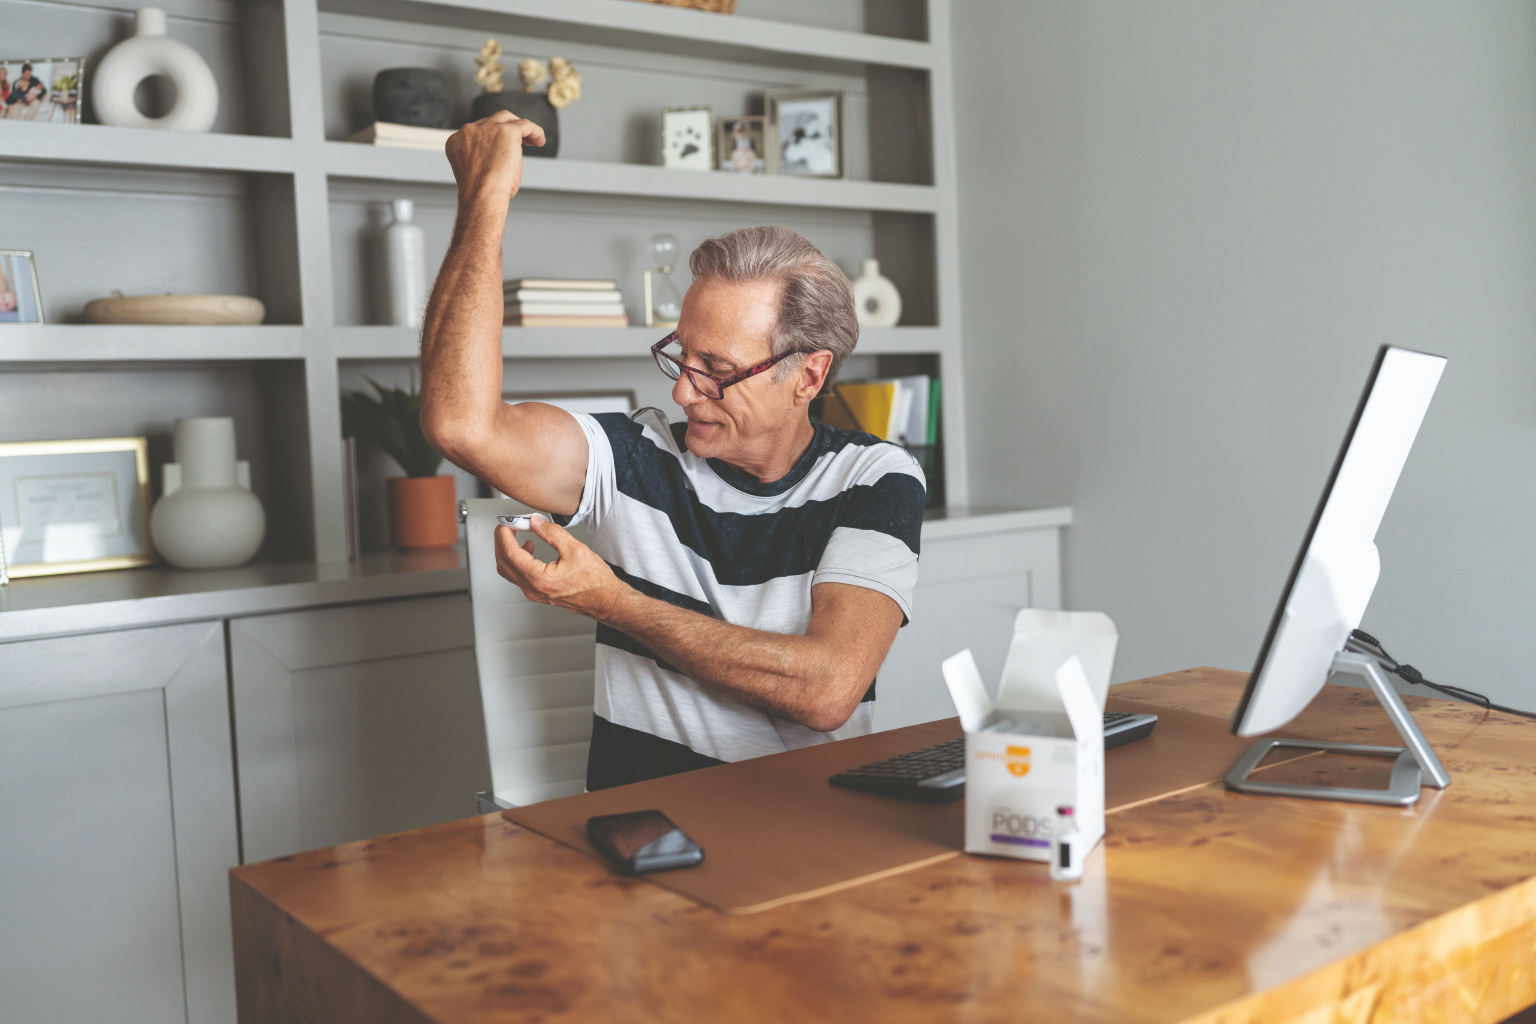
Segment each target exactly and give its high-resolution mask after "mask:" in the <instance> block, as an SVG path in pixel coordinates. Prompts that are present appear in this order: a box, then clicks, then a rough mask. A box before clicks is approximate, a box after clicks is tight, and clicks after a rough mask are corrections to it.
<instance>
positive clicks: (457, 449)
mask: <svg viewBox="0 0 1536 1024" xmlns="http://www.w3.org/2000/svg"><path fill="white" fill-rule="evenodd" d="M421 432H422V434H423V435H424V436H425V437H426V439H427V443H428V444H430V445H431V446H432V447H433V448H434V449H436V450H437V451H438V453H439V454H441V455H442V456H443V457H444V458H446V459H447V460H448V461H449V462H452V463H453V464H455V465H463V464H464V459H465V457H466V456H467V455H468V453H469V452H471V451H473V450H474V448H475V439H474V431H473V430H472V429H471V424H469V423H468V422H466V420H465V419H464V417H462V416H455V415H453V414H451V413H447V412H443V411H440V410H436V409H429V408H428V407H427V406H426V405H423V406H422V409H421Z"/></svg>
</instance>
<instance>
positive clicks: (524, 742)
mask: <svg viewBox="0 0 1536 1024" xmlns="http://www.w3.org/2000/svg"><path fill="white" fill-rule="evenodd" d="M465 505H466V506H467V509H468V512H469V515H468V517H467V518H466V520H465V524H464V528H465V540H466V542H467V547H468V551H467V557H468V561H469V596H470V601H471V603H472V605H473V608H474V612H473V615H474V620H475V664H476V666H477V667H478V669H479V672H480V699H481V701H482V702H483V703H484V706H485V739H486V747H487V748H488V750H489V752H490V757H491V789H492V790H493V791H494V792H495V794H496V795H497V796H498V797H499V798H501V799H502V800H504V801H506V802H507V803H510V804H516V805H519V806H521V805H524V804H531V803H537V802H538V801H540V800H550V799H553V798H555V797H561V796H570V795H571V794H573V793H580V792H581V791H582V790H584V789H585V788H586V781H587V748H588V747H589V746H590V745H591V742H592V693H593V690H592V687H593V679H592V670H593V664H594V662H595V660H596V652H597V648H596V639H595V636H594V634H595V632H596V628H597V627H596V626H595V625H594V624H593V622H592V620H591V619H586V618H583V617H582V616H580V615H577V614H575V613H574V612H568V611H566V610H564V609H562V608H551V607H550V606H548V605H543V604H535V603H534V602H532V601H530V600H528V599H527V598H526V597H524V596H523V594H522V591H520V590H518V589H517V587H515V586H513V585H512V584H511V583H508V582H507V581H506V580H504V579H502V578H501V576H500V575H498V574H497V572H496V549H495V545H494V540H493V534H494V533H495V530H496V517H497V516H498V515H503V516H511V515H526V514H527V513H528V512H530V511H532V510H531V509H529V508H528V507H527V506H525V505H521V504H519V503H518V502H516V501H513V500H511V499H510V498H508V499H499V500H498V499H490V498H482V499H477V500H473V501H468V502H465ZM572 533H574V534H575V535H576V536H577V537H578V538H579V539H580V540H582V541H583V542H585V541H586V540H587V536H586V531H585V529H584V528H583V527H577V528H576V529H575V530H573V531H572ZM532 536H533V535H532V534H526V533H525V534H520V535H519V539H524V540H526V539H530V538H532ZM536 552H537V554H538V555H539V557H540V558H542V559H544V560H545V561H548V560H550V559H552V558H553V557H554V551H553V550H551V549H550V548H548V547H546V546H545V545H544V543H543V542H542V541H539V542H538V545H537V549H536Z"/></svg>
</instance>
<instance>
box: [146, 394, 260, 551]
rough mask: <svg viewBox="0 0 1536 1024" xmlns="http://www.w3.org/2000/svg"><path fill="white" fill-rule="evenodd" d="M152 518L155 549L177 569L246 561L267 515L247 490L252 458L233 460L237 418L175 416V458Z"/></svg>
mask: <svg viewBox="0 0 1536 1024" xmlns="http://www.w3.org/2000/svg"><path fill="white" fill-rule="evenodd" d="M164 480H165V489H164V494H163V495H162V497H161V498H160V501H159V502H158V503H157V504H156V505H155V511H154V514H153V515H152V516H151V517H150V524H149V528H150V535H151V536H152V537H154V540H155V548H156V550H158V551H159V552H160V554H162V555H164V556H165V560H166V561H167V562H170V563H171V564H172V565H174V566H176V568H178V569H227V568H230V567H231V566H236V565H244V564H245V563H246V562H249V561H250V560H251V557H252V556H253V555H255V554H256V549H257V548H259V547H261V541H262V538H263V537H264V536H266V532H267V516H266V513H265V512H263V511H262V508H261V501H260V499H258V498H257V497H256V495H254V494H252V493H251V477H250V463H248V462H237V461H236V460H235V421H234V420H232V419H230V418H229V417H227V416H198V417H193V418H190V419H181V420H177V421H176V461H175V462H173V463H166V465H165V473H164Z"/></svg>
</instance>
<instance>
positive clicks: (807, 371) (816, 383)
mask: <svg viewBox="0 0 1536 1024" xmlns="http://www.w3.org/2000/svg"><path fill="white" fill-rule="evenodd" d="M831 369H832V353H831V352H828V351H827V350H826V349H822V350H821V351H819V352H811V353H809V354H807V355H806V356H804V357H803V358H802V359H801V360H800V373H799V376H797V377H796V378H795V404H796V405H809V404H810V402H811V399H813V398H815V397H816V396H817V395H819V394H821V388H822V385H823V384H825V383H826V382H827V374H828V372H830V371H831Z"/></svg>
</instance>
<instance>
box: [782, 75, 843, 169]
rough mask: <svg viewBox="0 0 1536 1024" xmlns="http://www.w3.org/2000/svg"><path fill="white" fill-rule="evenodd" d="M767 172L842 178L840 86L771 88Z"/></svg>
mask: <svg viewBox="0 0 1536 1024" xmlns="http://www.w3.org/2000/svg"><path fill="white" fill-rule="evenodd" d="M763 102H764V104H765V109H766V110H767V120H768V132H767V136H768V138H767V147H768V173H769V174H792V175H796V176H798V177H804V178H841V177H843V175H844V167H843V165H844V162H845V161H844V160H843V94H842V91H841V90H838V89H769V90H768V91H767V92H765V93H764V94H763Z"/></svg>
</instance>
